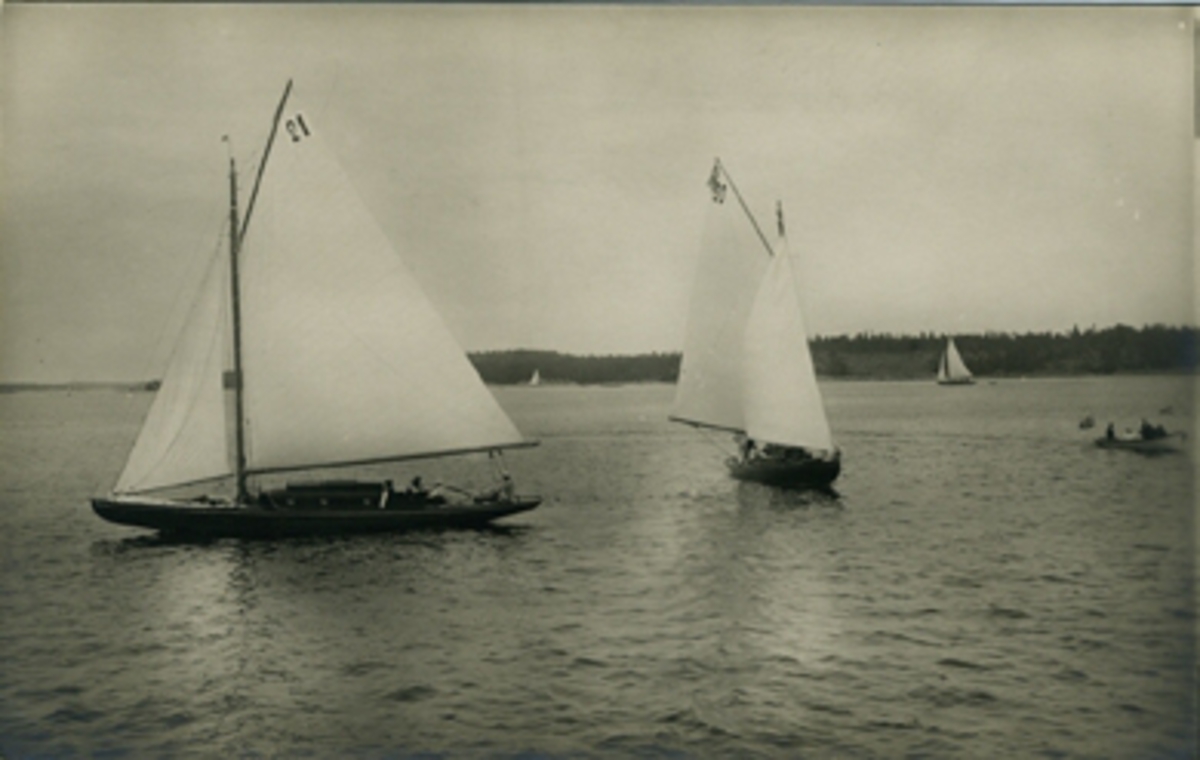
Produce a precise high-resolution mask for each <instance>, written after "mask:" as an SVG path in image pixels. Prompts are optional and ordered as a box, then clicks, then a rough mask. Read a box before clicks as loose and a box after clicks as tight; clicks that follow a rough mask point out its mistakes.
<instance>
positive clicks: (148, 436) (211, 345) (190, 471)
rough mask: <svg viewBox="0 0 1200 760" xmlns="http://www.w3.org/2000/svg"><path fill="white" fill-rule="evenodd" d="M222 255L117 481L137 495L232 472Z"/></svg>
mask: <svg viewBox="0 0 1200 760" xmlns="http://www.w3.org/2000/svg"><path fill="white" fill-rule="evenodd" d="M222 261H223V258H222V257H216V258H214V261H213V262H212V264H211V265H210V266H209V271H208V273H207V274H206V276H205V279H204V283H203V284H202V286H201V290H200V293H199V296H198V298H197V300H196V303H195V304H194V305H193V306H192V310H191V312H190V313H189V315H188V318H187V320H186V321H185V322H184V325H183V328H182V332H181V335H180V339H179V342H178V343H177V344H176V348H175V352H174V353H173V354H172V356H171V361H170V363H169V364H168V366H167V370H166V372H165V373H164V375H163V377H162V384H161V385H160V386H159V389H158V393H157V395H156V396H155V397H154V402H153V403H152V404H151V406H150V411H149V413H148V414H147V415H146V421H145V423H144V424H143V425H142V430H141V433H140V434H139V435H138V439H137V442H136V443H135V444H134V446H133V451H132V452H131V453H130V455H129V459H128V461H127V462H126V463H125V470H124V471H123V472H122V473H121V477H120V478H119V479H118V480H117V486H116V489H115V491H116V492H117V493H136V492H139V491H149V490H154V489H156V488H165V487H167V486H174V485H180V484H183V483H192V482H196V481H200V480H207V479H210V478H217V477H221V476H223V475H228V474H229V472H230V470H231V467H230V463H229V449H228V446H227V444H226V428H225V406H224V404H225V401H224V391H223V385H222V376H223V370H224V368H225V359H226V356H227V353H228V346H229V343H228V339H227V336H228V334H229V321H228V308H229V307H228V297H227V293H228V290H229V287H228V278H227V277H226V276H225V272H226V270H225V268H223V267H222V266H221V263H222Z"/></svg>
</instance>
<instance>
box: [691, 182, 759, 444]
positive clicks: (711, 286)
mask: <svg viewBox="0 0 1200 760" xmlns="http://www.w3.org/2000/svg"><path fill="white" fill-rule="evenodd" d="M718 168H719V167H718ZM709 190H711V192H712V195H711V199H712V202H711V203H710V204H709V206H708V214H707V217H706V219H705V224H704V236H703V238H702V239H701V247H700V258H699V262H698V264H697V268H696V276H695V281H694V282H693V285H692V299H691V305H690V308H689V311H688V321H687V334H686V336H685V338H684V346H683V360H682V362H681V363H680V368H679V382H678V384H677V386H676V391H675V402H674V406H673V408H672V410H671V417H672V419H675V420H678V421H682V422H690V423H694V424H699V425H706V426H711V427H717V428H724V429H728V430H736V431H742V430H745V426H746V422H745V416H744V414H743V409H742V400H743V392H742V350H743V340H744V338H745V333H746V320H747V318H748V317H749V315H750V308H751V306H752V305H753V303H754V296H755V293H756V291H757V289H758V287H759V284H760V283H761V281H762V276H763V272H764V271H765V269H766V266H767V263H768V261H769V260H770V255H769V253H768V251H767V249H766V247H765V246H764V245H763V242H762V240H760V239H759V237H758V233H757V232H756V231H755V229H754V227H753V225H752V224H751V223H750V221H749V219H748V218H747V216H746V213H745V211H743V210H742V208H741V206H740V205H739V202H738V200H737V199H736V198H735V197H734V194H733V193H731V192H728V186H727V185H726V184H725V183H724V181H723V175H721V174H720V173H719V172H718V171H717V169H714V172H713V176H712V178H711V179H710V181H709Z"/></svg>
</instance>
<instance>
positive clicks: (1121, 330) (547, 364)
mask: <svg viewBox="0 0 1200 760" xmlns="http://www.w3.org/2000/svg"><path fill="white" fill-rule="evenodd" d="M1198 335H1200V330H1197V328H1194V327H1170V326H1164V325H1150V326H1147V327H1142V328H1133V327H1128V326H1126V325H1116V326H1115V327H1110V328H1105V329H1102V330H1097V329H1095V328H1089V329H1087V330H1084V331H1080V330H1078V329H1073V330H1071V331H1070V332H1067V333H1026V334H1021V335H1016V334H1010V333H984V334H982V335H978V334H976V335H971V334H958V335H955V336H954V340H955V343H956V344H957V346H958V349H959V351H960V353H961V354H962V357H963V360H964V361H965V362H966V364H967V366H968V367H969V368H970V369H971V371H972V372H973V373H974V375H975V378H976V381H977V382H988V381H990V380H1001V379H1005V380H1014V379H1020V378H1043V377H1064V378H1065V377H1106V376H1112V375H1195V374H1196V372H1197V347H1198V343H1200V341H1197V336H1198ZM945 343H946V336H944V335H935V334H932V333H922V334H920V335H892V334H887V333H883V334H879V333H861V334H859V335H853V336H835V337H822V336H818V337H815V338H813V339H812V340H811V341H810V342H809V347H810V350H811V352H812V360H813V365H814V368H815V369H816V373H817V377H819V378H821V379H822V380H855V381H871V380H876V381H894V380H914V381H925V380H927V381H931V382H932V381H933V379H934V377H935V376H936V374H937V364H938V359H939V357H940V356H941V353H942V350H943V348H944V346H945ZM467 358H468V359H469V360H470V361H471V363H472V364H473V365H474V367H475V369H476V371H477V372H478V373H479V376H480V377H481V378H482V379H483V381H484V382H485V383H487V384H488V385H497V386H504V385H513V386H520V385H527V386H530V387H533V384H531V381H532V380H534V378H535V377H536V378H537V383H536V384H544V385H589V386H604V385H609V386H618V385H628V384H632V383H674V382H675V381H676V380H677V379H678V377H679V367H680V363H681V360H682V355H681V354H680V353H679V352H662V353H659V352H655V353H645V354H623V355H611V354H610V355H603V356H597V355H579V354H566V353H560V352H558V351H544V350H536V349H521V348H518V349H506V350H501V351H478V352H471V353H468V354H467ZM158 386H159V381H158V380H147V381H140V382H69V383H31V382H24V383H0V393H20V392H24V391H39V390H75V391H84V390H118V391H130V392H137V391H152V390H156V389H157V388H158Z"/></svg>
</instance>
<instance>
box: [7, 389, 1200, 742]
mask: <svg viewBox="0 0 1200 760" xmlns="http://www.w3.org/2000/svg"><path fill="white" fill-rule="evenodd" d="M824 387H825V392H826V397H827V402H828V405H829V411H830V417H831V421H832V424H833V428H834V430H835V433H836V435H837V436H838V438H839V441H840V443H841V445H842V447H843V450H844V456H845V469H844V470H843V475H842V478H841V479H840V480H839V482H838V490H839V492H840V498H836V499H834V498H830V497H823V496H815V495H803V494H794V493H793V494H787V493H783V492H777V491H772V490H769V489H765V488H761V487H756V486H752V485H738V484H735V483H734V482H733V481H730V480H728V479H727V478H726V477H725V475H724V473H723V471H722V467H721V459H722V457H723V456H724V453H723V450H726V449H728V448H729V444H728V442H727V441H726V440H725V439H724V437H722V436H715V435H714V436H709V435H705V434H703V433H700V432H697V431H695V430H691V429H689V428H683V427H679V426H676V425H672V424H670V423H668V422H666V421H665V416H666V410H667V406H668V404H669V403H670V398H671V393H672V389H671V388H669V387H666V386H631V387H625V388H556V387H541V388H511V389H502V390H499V391H498V395H499V397H500V400H501V403H502V404H503V405H504V406H505V407H506V408H507V409H508V410H509V411H510V413H511V414H512V416H513V417H514V419H515V420H516V422H517V424H518V425H519V426H520V427H521V428H522V430H523V431H524V432H526V434H528V435H530V436H533V437H538V438H540V439H541V440H542V446H541V447H540V448H539V449H533V450H529V451H523V452H514V453H513V454H510V455H509V457H508V463H509V467H510V469H511V470H512V471H513V473H514V475H515V476H516V478H517V482H518V484H519V485H520V486H521V487H522V490H526V491H535V492H540V493H542V494H544V495H545V496H546V503H545V504H544V506H543V507H542V508H540V509H539V510H537V511H535V512H532V513H529V514H527V515H521V516H519V517H517V518H512V519H510V520H509V521H508V522H507V526H508V527H507V528H505V529H497V530H491V531H484V532H460V533H441V534H438V533H434V534H423V535H412V536H406V537H359V538H346V539H337V540H295V541H288V542H277V543H255V542H239V541H221V542H215V543H209V544H205V545H194V544H173V543H166V542H162V541H160V540H158V539H155V538H153V537H151V536H150V534H143V533H140V532H138V531H135V530H131V529H123V528H120V527H118V526H111V525H108V524H106V523H103V522H101V521H100V520H99V519H98V518H96V517H94V516H93V515H92V513H91V511H90V508H89V506H88V504H87V497H88V496H90V495H92V494H95V493H100V492H103V491H105V490H106V489H107V488H109V487H110V486H111V484H112V482H113V481H114V480H115V478H116V475H117V473H118V471H119V470H120V468H121V466H122V464H123V461H124V457H125V454H126V452H127V451H128V448H129V446H130V445H131V443H132V438H133V436H134V435H135V433H136V428H137V426H138V425H139V424H140V417H141V415H142V413H143V412H144V410H145V408H146V406H147V404H148V401H149V397H148V395H145V394H140V395H132V396H131V395H127V394H123V393H117V392H109V391H89V392H79V393H71V394H68V393H65V392H42V393H22V394H13V395H6V396H0V425H2V427H0V430H3V435H0V455H2V456H0V521H2V523H0V528H2V530H3V537H2V538H0V545H2V546H3V563H4V572H3V575H2V580H0V592H2V593H0V616H2V620H3V622H2V623H0V752H3V753H4V754H5V755H6V756H8V757H9V758H24V757H54V758H57V757H78V756H103V757H133V758H144V757H177V756H198V757H267V756H272V757H301V756H311V757H320V758H333V757H347V756H353V757H360V758H370V757H403V756H409V755H414V754H421V753H434V754H447V755H452V756H489V757H495V756H517V755H520V756H523V757H528V756H530V753H534V754H537V755H539V756H555V757H562V756H571V757H722V758H724V757H739V758H753V757H855V758H858V757H861V758H872V757H879V758H892V757H904V756H910V757H947V758H963V757H995V758H1001V757H1070V758H1076V757H1103V758H1168V757H1170V758H1183V757H1190V756H1191V753H1192V752H1193V751H1194V749H1195V738H1194V733H1193V731H1194V729H1193V728H1192V720H1193V719H1192V715H1193V711H1194V703H1193V702H1192V699H1193V692H1192V684H1193V680H1194V678H1195V673H1196V670H1195V662H1196V643H1195V641H1196V640H1195V634H1194V630H1195V628H1194V627H1195V616H1194V609H1195V602H1194V596H1193V589H1194V575H1193V573H1194V570H1193V566H1194V557H1195V545H1196V538H1195V537H1196V533H1195V524H1194V517H1193V512H1192V509H1191V505H1192V496H1193V493H1194V477H1195V470H1194V468H1193V464H1192V462H1191V460H1190V454H1185V455H1175V456H1164V457H1157V458H1146V457H1142V456H1139V455H1136V454H1131V453H1128V452H1105V451H1101V450H1098V449H1095V448H1094V447H1092V446H1091V445H1090V439H1091V436H1092V435H1094V434H1097V432H1098V430H1099V429H1100V426H1102V425H1103V424H1104V423H1105V422H1106V421H1107V420H1108V419H1110V418H1111V419H1114V420H1115V421H1117V423H1118V425H1119V426H1123V425H1132V424H1134V423H1136V422H1137V420H1138V419H1139V418H1140V417H1142V416H1154V417H1158V418H1159V419H1161V420H1162V421H1163V422H1165V423H1166V424H1167V425H1168V426H1169V427H1188V426H1190V424H1191V423H1190V420H1191V418H1192V412H1193V403H1194V398H1195V384H1194V381H1193V380H1191V379H1182V378H1115V379H1114V378H1106V379H1079V380H1030V381H1027V382H1021V381H1016V380H1013V381H1001V382H998V383H995V384H992V383H988V382H986V381H985V382H983V383H981V384H980V385H977V386H975V387H972V388H951V389H942V388H938V387H936V386H935V385H933V384H932V383H828V384H826V385H825V386H824ZM1167 405H1171V406H1172V407H1173V408H1174V413H1173V414H1171V415H1170V416H1162V415H1158V410H1159V409H1161V408H1163V407H1166V406H1167ZM1089 412H1091V413H1094V414H1095V415H1096V416H1097V419H1098V422H1099V423H1100V426H1098V428H1097V429H1096V430H1092V431H1080V430H1079V429H1078V428H1077V422H1078V420H1079V419H1080V418H1081V417H1083V416H1084V415H1085V414H1087V413H1089ZM1189 432H1194V431H1189ZM1195 443H1196V442H1195V439H1194V435H1193V436H1192V437H1191V438H1190V439H1189V440H1188V442H1187V446H1188V448H1189V450H1191V449H1194V447H1195ZM410 472H413V470H408V469H404V470H398V471H395V472H394V473H392V474H393V476H394V477H397V478H401V477H405V476H406V475H407V474H408V473H410ZM421 472H422V474H424V475H425V476H426V479H427V480H431V479H437V478H445V477H455V478H457V479H459V480H465V481H468V482H470V481H471V480H472V479H475V480H477V481H479V482H483V480H485V478H486V475H487V467H486V460H484V461H482V462H480V461H466V462H455V463H448V464H437V463H424V464H423V465H422V469H421Z"/></svg>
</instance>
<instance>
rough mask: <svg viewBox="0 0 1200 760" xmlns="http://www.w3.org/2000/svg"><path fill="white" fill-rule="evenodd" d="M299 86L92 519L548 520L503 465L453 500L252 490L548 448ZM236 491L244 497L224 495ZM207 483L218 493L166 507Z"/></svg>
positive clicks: (331, 490)
mask: <svg viewBox="0 0 1200 760" xmlns="http://www.w3.org/2000/svg"><path fill="white" fill-rule="evenodd" d="M291 89H292V83H291V82H288V85H287V88H286V89H285V90H284V94H283V98H282V100H281V101H280V103H279V106H278V108H277V110H276V112H275V117H274V121H273V122H272V126H271V132H270V136H269V138H268V141H267V144H266V149H265V150H264V152H263V158H262V163H261V164H260V166H259V167H258V172H257V179H256V181H255V184H254V187H253V190H252V191H251V194H250V199H249V203H248V204H247V207H246V212H245V217H244V218H242V217H240V215H239V207H238V182H237V172H236V166H235V163H234V159H233V157H232V156H231V157H230V161H229V164H230V173H229V174H230V185H229V186H230V204H229V240H228V245H229V257H228V262H227V264H223V263H222V261H221V257H216V258H215V259H214V261H213V262H212V264H211V265H210V267H209V272H208V274H207V277H206V278H205V282H204V285H203V287H202V288H201V295H200V297H199V299H198V300H197V302H196V304H195V306H194V307H193V309H192V312H191V314H190V315H189V319H188V321H187V323H186V325H185V327H184V330H183V332H182V336H181V340H180V342H179V343H178V345H177V346H176V350H175V352H174V354H173V355H172V359H171V362H170V364H169V366H168V368H167V370H166V373H165V374H164V376H163V380H162V385H161V387H160V389H159V391H158V394H157V396H156V397H155V399H154V402H153V403H152V405H151V407H150V410H149V412H148V413H147V417H146V420H145V422H144V424H143V427H142V429H141V432H140V434H139V436H138V439H137V441H136V443H135V444H134V447H133V450H132V452H131V453H130V455H129V459H128V461H127V463H126V465H125V468H124V471H123V472H122V473H121V475H120V478H119V479H118V481H117V484H116V488H115V489H114V491H113V493H112V494H111V495H109V496H106V497H103V498H96V499H93V500H92V508H93V509H94V511H95V512H96V514H98V515H99V516H100V517H102V518H104V519H105V520H109V521H111V522H115V523H119V524H122V525H129V526H137V527H142V528H150V529H154V530H158V531H160V532H164V533H171V534H182V535H199V536H205V537H214V536H236V537H279V536H294V535H314V534H315V535H327V534H342V533H370V532H385V531H397V530H408V529H412V528H426V527H469V526H477V525H481V524H485V523H488V522H490V521H492V520H495V519H498V518H501V517H504V516H506V515H512V514H516V513H518V512H524V511H526V510H530V509H533V508H534V507H536V506H537V505H538V504H539V503H540V501H541V500H540V498H538V497H533V496H530V497H523V496H518V495H516V494H515V493H514V491H513V486H512V481H511V479H510V478H509V477H508V475H507V473H506V472H504V471H503V469H502V468H501V470H500V472H499V473H498V475H499V476H500V482H499V483H498V484H497V488H496V489H495V490H494V491H490V492H488V493H484V494H469V495H467V496H465V497H459V498H455V499H451V498H449V497H447V496H443V495H437V494H435V493H431V492H429V491H427V490H425V489H424V488H423V487H422V486H421V484H420V479H419V478H416V479H414V481H413V483H412V484H411V486H410V487H409V488H408V489H403V490H397V489H394V488H393V487H392V483H391V481H387V480H384V481H382V482H359V481H352V480H333V481H317V482H301V483H296V484H293V483H287V484H285V485H284V486H283V487H276V488H274V489H264V488H252V487H251V483H250V480H251V478H254V479H256V482H257V479H259V478H260V476H267V475H272V474H276V473H291V472H294V471H302V470H313V469H325V468H335V467H348V466H356V465H366V464H374V463H385V462H393V461H399V460H411V459H420V458H431V457H443V456H452V455H460V454H467V453H471V452H488V453H489V455H490V456H492V457H493V461H494V462H495V461H496V459H497V457H498V454H499V452H500V451H501V450H503V449H509V448H515V447H523V446H532V445H535V443H536V442H533V441H527V440H525V439H523V438H522V436H521V434H520V433H519V432H518V431H517V429H516V427H515V426H514V425H513V423H512V421H511V420H510V419H509V418H508V416H507V415H506V414H505V413H504V411H503V410H502V409H501V408H500V406H499V404H498V403H497V402H496V399H495V398H494V397H493V396H492V395H491V393H490V392H489V391H488V389H487V387H486V386H485V385H484V384H483V381H482V380H481V379H480V377H479V375H478V373H477V372H476V371H475V369H474V368H473V367H472V366H471V364H470V362H469V361H468V359H467V356H466V354H465V353H464V352H463V350H462V349H461V348H460V347H459V346H458V344H457V342H456V341H455V339H454V338H453V336H452V335H451V334H450V332H449V330H448V329H447V328H446V326H445V324H444V323H443V322H442V320H441V317H440V316H439V315H438V314H437V312H436V311H435V310H434V308H433V306H432V304H430V303H429V301H428V299H427V298H426V297H425V295H424V294H423V293H422V291H421V288H420V286H419V285H418V284H417V282H416V280H415V279H414V278H413V277H412V275H411V274H409V273H408V271H407V269H406V268H405V266H404V264H403V262H402V261H401V260H400V259H399V257H398V256H397V255H396V252H395V251H394V250H393V248H392V246H391V244H390V242H389V241H388V240H387V238H386V237H385V236H384V234H383V232H382V230H381V229H380V228H379V226H378V224H377V223H376V222H375V221H374V219H373V217H371V215H370V213H369V212H368V211H367V209H366V207H365V206H364V205H363V203H362V201H361V200H359V198H358V195H357V193H356V192H355V190H354V188H353V186H352V185H351V183H350V180H349V178H348V177H347V176H346V175H345V174H344V173H343V172H342V170H341V167H340V166H339V165H338V164H337V162H336V161H335V160H334V159H333V156H332V154H331V153H330V152H329V151H328V150H327V149H326V148H325V146H324V143H323V141H322V136H321V133H320V130H319V128H318V125H317V124H316V123H315V120H314V119H313V116H312V114H310V113H307V112H304V111H302V110H301V109H300V108H298V107H297V106H296V105H294V104H293V105H290V106H289V102H288V99H289V94H290V93H291ZM285 109H286V116H285ZM273 149H274V150H273ZM227 362H231V363H232V367H231V368H230V367H227ZM230 395H232V396H233V398H232V399H230V398H229V396H230ZM227 405H228V406H229V407H230V416H231V417H232V421H231V422H230V423H229V424H228V425H227V423H226V416H227V413H226V409H227ZM228 428H232V430H229V429H228ZM230 479H232V481H233V482H232V489H230V488H229V486H228V485H226V486H225V490H226V491H228V490H233V491H234V493H233V495H232V496H229V495H219V491H220V490H221V489H220V487H219V486H217V485H215V484H218V483H220V482H222V481H224V482H225V483H226V484H228V481H229V480H230ZM201 486H203V487H205V488H212V489H213V490H214V491H217V492H218V495H212V493H211V492H210V493H206V494H203V495H199V496H196V495H192V496H163V495H161V494H162V493H163V492H176V493H177V492H179V491H182V490H192V491H194V490H195V489H196V488H198V487H201Z"/></svg>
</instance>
